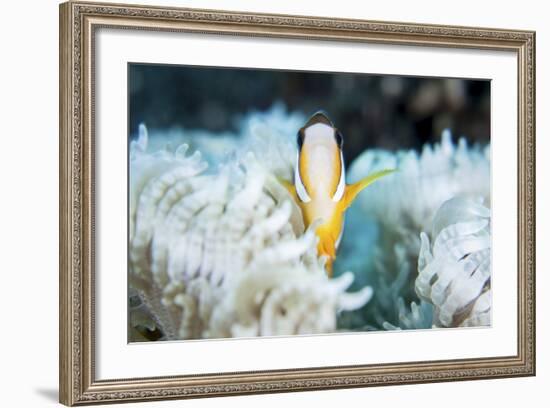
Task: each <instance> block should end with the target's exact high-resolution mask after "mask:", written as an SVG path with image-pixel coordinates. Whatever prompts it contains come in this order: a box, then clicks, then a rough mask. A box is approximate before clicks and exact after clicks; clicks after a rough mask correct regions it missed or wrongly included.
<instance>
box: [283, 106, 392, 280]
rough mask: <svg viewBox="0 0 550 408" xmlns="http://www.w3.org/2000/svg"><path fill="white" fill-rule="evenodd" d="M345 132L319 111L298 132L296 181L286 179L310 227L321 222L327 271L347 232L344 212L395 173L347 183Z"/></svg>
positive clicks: (321, 253)
mask: <svg viewBox="0 0 550 408" xmlns="http://www.w3.org/2000/svg"><path fill="white" fill-rule="evenodd" d="M343 142H344V140H343V137H342V133H341V132H340V131H339V130H338V129H337V128H335V127H334V125H333V124H332V122H331V121H330V119H329V118H328V117H327V115H326V114H325V113H323V112H321V111H320V112H317V113H315V114H314V115H313V116H311V118H309V120H308V121H307V123H306V124H305V125H304V126H303V127H302V128H301V129H300V130H299V131H298V138H297V144H298V154H297V158H296V165H295V170H294V183H290V182H284V181H283V184H284V185H285V187H286V188H287V189H288V191H289V192H290V194H291V195H292V196H293V198H294V200H295V201H296V203H297V204H298V206H299V207H300V209H301V210H302V216H303V218H304V224H305V226H306V227H308V226H309V225H311V224H312V223H313V222H314V221H316V220H318V221H316V222H317V223H318V226H317V228H316V231H315V232H316V234H317V236H318V237H319V243H318V245H317V252H318V255H319V256H324V257H325V258H326V264H325V268H326V271H327V274H328V275H329V276H332V264H333V262H334V260H335V259H336V251H337V249H338V245H339V244H340V241H341V239H342V234H343V231H344V213H345V211H346V209H347V208H348V207H349V206H350V205H351V203H352V202H353V200H354V199H355V197H356V196H357V194H359V192H360V191H361V190H363V189H364V188H365V187H367V186H368V185H369V184H371V183H372V182H374V181H376V180H377V179H379V178H381V177H383V176H385V175H386V174H389V173H391V172H393V171H394V170H382V171H379V172H375V173H373V174H370V175H368V176H367V177H365V178H363V179H362V180H360V181H358V182H357V183H354V184H346V174H345V167H344V155H343V152H342V146H343Z"/></svg>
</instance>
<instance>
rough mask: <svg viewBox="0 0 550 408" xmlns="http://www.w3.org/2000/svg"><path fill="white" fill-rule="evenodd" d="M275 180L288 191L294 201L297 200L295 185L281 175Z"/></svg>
mask: <svg viewBox="0 0 550 408" xmlns="http://www.w3.org/2000/svg"><path fill="white" fill-rule="evenodd" d="M277 181H278V182H279V183H281V185H282V186H283V187H284V188H285V189H286V190H287V191H288V192H289V193H290V195H291V196H292V198H293V199H294V201H295V202H298V195H297V194H296V186H295V185H294V183H292V182H290V181H288V180H285V179H283V178H281V177H277Z"/></svg>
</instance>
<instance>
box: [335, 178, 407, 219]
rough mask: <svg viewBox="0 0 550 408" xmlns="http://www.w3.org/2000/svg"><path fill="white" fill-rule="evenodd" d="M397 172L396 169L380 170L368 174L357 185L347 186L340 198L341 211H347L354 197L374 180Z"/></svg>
mask: <svg viewBox="0 0 550 408" xmlns="http://www.w3.org/2000/svg"><path fill="white" fill-rule="evenodd" d="M395 171H397V170H396V169H386V170H380V171H376V172H374V173H372V174H369V175H368V176H367V177H365V178H363V179H361V180H359V181H358V182H357V183H353V184H348V185H347V186H346V191H345V192H344V197H342V205H343V209H344V210H345V209H347V208H348V207H349V206H350V205H351V203H353V200H355V197H357V194H359V193H360V192H361V191H362V190H363V189H364V188H365V187H367V186H369V185H371V184H372V183H374V182H375V181H376V180H378V179H380V178H382V177H384V176H386V175H388V174H391V173H393V172H395Z"/></svg>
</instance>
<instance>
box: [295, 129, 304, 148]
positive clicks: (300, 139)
mask: <svg viewBox="0 0 550 408" xmlns="http://www.w3.org/2000/svg"><path fill="white" fill-rule="evenodd" d="M296 143H298V148H299V149H301V148H302V145H303V144H304V132H302V130H299V131H298V136H297V138H296Z"/></svg>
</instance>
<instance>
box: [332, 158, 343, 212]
mask: <svg viewBox="0 0 550 408" xmlns="http://www.w3.org/2000/svg"><path fill="white" fill-rule="evenodd" d="M340 168H341V169H342V170H341V171H340V180H339V181H338V187H336V192H335V193H334V196H333V197H332V201H334V202H338V201H340V200H341V199H342V197H344V191H345V190H346V168H345V167H344V154H343V153H342V150H340Z"/></svg>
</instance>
